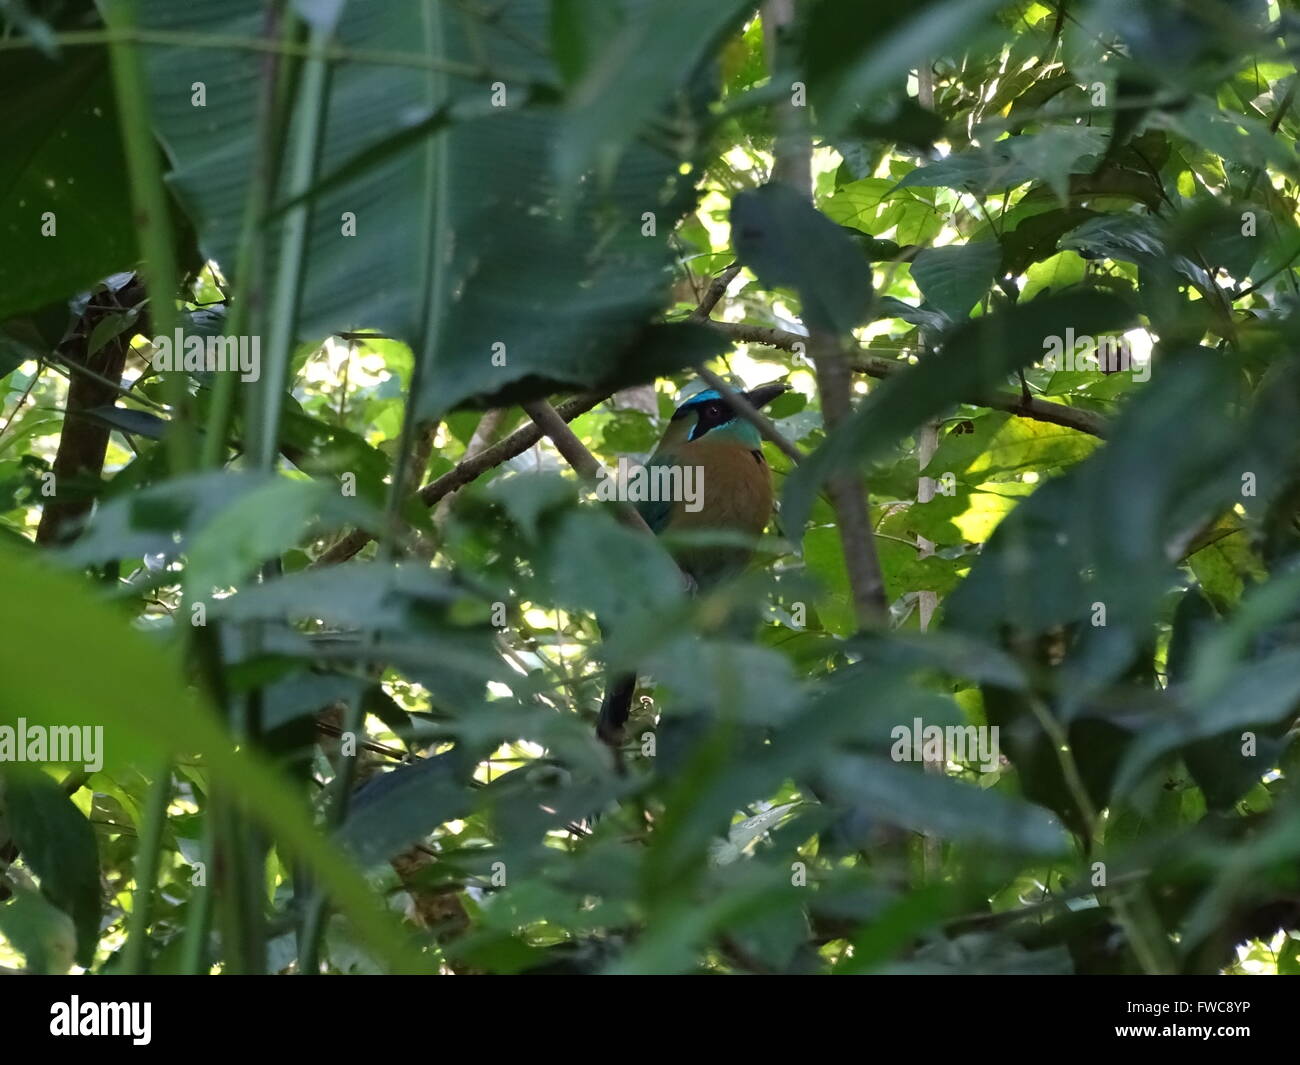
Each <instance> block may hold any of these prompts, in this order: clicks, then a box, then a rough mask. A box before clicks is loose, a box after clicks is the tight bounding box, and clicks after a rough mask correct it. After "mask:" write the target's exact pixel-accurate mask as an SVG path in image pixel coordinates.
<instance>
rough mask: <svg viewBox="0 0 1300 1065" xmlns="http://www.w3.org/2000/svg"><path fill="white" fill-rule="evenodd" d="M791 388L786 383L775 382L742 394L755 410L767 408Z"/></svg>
mask: <svg viewBox="0 0 1300 1065" xmlns="http://www.w3.org/2000/svg"><path fill="white" fill-rule="evenodd" d="M789 388H790V386H789V385H788V384H786V383H785V382H784V381H773V382H771V383H770V384H766V385H759V386H758V387H757V388H751V389H750V390H749V391H748V392H742V393H741V395H742V396H744V397H745V399H747V400H748V401H749V405H750V406H751V407H753V408H754V409H755V410H759V409H760V408H762V407H764V406H766V405H767V404H768V403H771V402H772V400H774V399H776V397H777V396H779V395H781V393H783V392H786V391H788V390H789Z"/></svg>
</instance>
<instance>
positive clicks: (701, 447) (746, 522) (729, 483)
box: [667, 436, 772, 585]
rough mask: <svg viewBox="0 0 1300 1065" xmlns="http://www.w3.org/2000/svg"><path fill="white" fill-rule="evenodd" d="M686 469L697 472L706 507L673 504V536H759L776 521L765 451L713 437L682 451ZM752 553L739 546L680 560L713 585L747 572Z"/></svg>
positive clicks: (687, 553) (686, 554) (695, 551)
mask: <svg viewBox="0 0 1300 1065" xmlns="http://www.w3.org/2000/svg"><path fill="white" fill-rule="evenodd" d="M675 458H676V459H677V461H678V463H679V464H680V465H682V466H694V467H697V469H698V470H699V473H697V474H696V478H697V481H696V483H697V485H698V492H699V502H700V507H699V509H698V510H696V511H691V510H687V509H686V504H685V502H684V501H681V500H679V501H678V502H676V503H675V504H674V505H673V512H672V517H671V518H670V519H669V522H668V526H667V528H668V529H669V530H671V531H673V532H677V531H683V532H685V531H690V530H705V529H726V530H733V531H735V532H739V533H746V534H748V535H750V536H753V537H758V536H759V535H760V534H761V533H762V532H763V530H764V529H765V528H767V523H768V520H769V519H770V518H771V516H772V472H771V470H769V469H768V466H767V460H766V459H764V458H763V453H762V452H761V451H751V450H749V449H748V448H746V447H743V446H739V445H737V444H735V443H732V442H730V441H715V440H711V439H710V438H709V437H708V436H705V437H702V438H700V439H699V440H695V441H692V442H691V443H688V444H684V445H682V446H681V447H680V448H677V449H676V455H675ZM751 554H752V552H751V551H749V550H746V549H743V548H735V547H726V548H724V547H717V548H688V549H685V550H684V551H682V552H681V554H680V556H679V558H678V561H679V563H680V564H681V565H682V567H683V568H684V569H686V570H688V571H689V572H691V573H692V575H693V576H694V577H695V578H696V580H697V581H699V582H700V583H701V584H705V585H707V584H708V583H711V581H712V580H713V579H715V578H722V577H725V576H727V575H729V574H730V573H732V572H734V571H736V570H738V569H740V568H743V566H744V565H745V563H746V562H747V561H748V560H749V556H750V555H751Z"/></svg>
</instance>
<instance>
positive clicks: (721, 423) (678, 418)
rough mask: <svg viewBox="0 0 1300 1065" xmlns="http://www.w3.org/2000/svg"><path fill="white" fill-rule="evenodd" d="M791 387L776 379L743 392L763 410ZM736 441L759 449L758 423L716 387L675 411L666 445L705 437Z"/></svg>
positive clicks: (760, 442)
mask: <svg viewBox="0 0 1300 1065" xmlns="http://www.w3.org/2000/svg"><path fill="white" fill-rule="evenodd" d="M787 388H789V385H787V384H786V383H785V382H784V381H773V382H771V383H769V384H766V385H759V386H758V387H757V388H751V389H750V390H749V391H748V392H741V393H739V394H740V395H741V396H742V397H743V398H744V399H745V400H746V401H748V403H749V405H750V406H751V407H754V408H757V409H761V408H762V407H764V406H765V405H766V404H768V403H771V402H772V400H774V399H776V397H777V396H779V395H781V393H782V392H784V391H786V389H787ZM706 435H708V436H712V437H713V438H714V439H723V438H725V439H727V440H729V441H730V440H733V439H734V441H735V443H737V444H738V445H743V446H744V447H747V448H757V447H759V446H760V445H761V444H762V438H761V437H760V436H759V433H758V430H757V429H756V428H755V427H754V425H753V424H752V423H751V422H749V421H747V420H746V419H745V418H743V417H742V416H741V415H740V414H739V412H738V411H737V410H736V409H735V408H734V407H733V406H732V405H731V402H730V400H728V399H727V397H726V396H723V395H722V394H721V393H719V392H717V391H716V390H714V389H712V388H706V389H704V390H703V391H701V392H696V393H695V394H694V395H693V396H691V397H690V398H689V399H687V400H686V401H685V402H683V403H682V405H681V406H679V407H678V408H677V410H676V411H674V412H673V417H672V422H671V423H670V424H669V426H668V432H667V433H665V434H664V441H663V443H664V445H668V444H683V443H689V442H691V441H694V440H700V439H702V438H703V437H704V436H706Z"/></svg>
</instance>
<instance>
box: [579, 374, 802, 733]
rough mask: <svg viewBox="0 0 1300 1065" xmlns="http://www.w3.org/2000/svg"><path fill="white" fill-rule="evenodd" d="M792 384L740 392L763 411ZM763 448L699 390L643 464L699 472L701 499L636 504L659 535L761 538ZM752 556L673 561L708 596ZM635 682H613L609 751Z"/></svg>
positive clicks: (719, 553) (765, 494) (766, 509)
mask: <svg viewBox="0 0 1300 1065" xmlns="http://www.w3.org/2000/svg"><path fill="white" fill-rule="evenodd" d="M787 387H788V386H787V385H786V384H785V382H783V381H774V382H771V383H769V384H766V385H760V386H759V387H757V388H754V389H751V390H750V391H748V392H742V393H740V395H741V396H743V397H744V398H745V399H746V400H747V401H748V402H749V404H750V406H752V407H755V408H760V407H763V406H764V405H766V404H768V403H770V402H771V401H772V400H774V399H775V398H776V397H777V396H779V395H780V394H781V393H782V392H784V391H785V390H786V388H787ZM762 445H763V441H762V438H761V437H760V436H759V432H758V429H757V428H756V427H755V426H754V424H753V423H752V422H750V421H747V420H746V419H745V418H743V417H742V416H741V415H740V413H739V412H738V411H737V410H736V409H735V408H734V407H733V406H732V405H731V403H730V401H729V400H728V399H727V397H725V396H723V395H722V394H721V393H719V392H717V391H716V390H714V389H711V388H706V389H704V390H703V391H700V392H696V393H695V394H694V395H692V396H691V397H690V398H689V399H687V400H686V401H685V402H683V403H682V404H681V406H679V407H678V408H677V410H676V411H675V412H674V413H673V416H672V420H671V421H670V422H669V423H668V428H667V430H666V431H665V432H664V435H663V438H662V439H661V440H660V441H659V445H658V447H656V448H655V451H654V453H653V454H652V455H651V456H650V460H649V462H647V463H646V466H647V469H648V470H650V471H653V470H655V469H656V468H659V467H664V466H679V467H682V468H683V469H687V468H690V467H694V468H695V473H694V476H695V480H696V484H698V485H699V486H700V490H701V495H700V498H699V499H697V500H695V501H694V505H688V504H687V503H686V501H684V500H681V499H675V500H674V499H660V500H647V501H643V502H638V503H636V504H635V506H636V509H637V510H638V511H639V512H640V514H641V517H642V518H644V519H645V522H646V524H647V525H648V526H650V529H651V531H653V532H654V533H655V535H656V536H658V535H660V534H662V533H665V532H674V533H676V532H704V531H709V532H718V531H721V532H735V533H740V534H742V536H743V537H744V538H745V539H748V540H750V541H753V540H756V539H757V538H758V536H759V535H760V534H761V533H762V532H763V530H764V529H765V528H766V527H767V523H768V519H769V518H770V517H771V516H772V471H771V470H770V469H769V468H768V465H767V459H766V458H764V456H763V446H762ZM752 554H753V547H752V545H747V544H744V543H739V544H716V545H714V544H708V545H706V544H700V545H690V546H683V547H680V548H678V549H677V550H675V551H674V554H673V558H674V560H675V561H676V563H677V566H678V568H679V569H681V571H682V573H683V574H684V576H685V577H686V579H687V583H688V585H689V586H690V587H691V588H692V589H693V590H695V591H708V590H710V589H712V588H715V587H717V586H718V585H719V584H720V583H722V582H724V581H726V580H728V579H729V578H731V577H734V576H736V575H737V574H739V573H740V571H741V570H743V569H744V568H745V566H746V565H747V564H748V563H749V560H750V557H751V556H752ZM636 683H637V679H636V674H635V673H623V674H618V675H616V676H614V677H613V678H611V680H610V682H609V686H608V687H607V688H606V691H605V698H604V700H603V701H602V703H601V706H600V717H599V719H598V721H597V724H596V732H597V735H598V736H599V737H600V738H601V739H602V740H603V741H604V742H605V743H607V744H609V745H610V746H613V747H617V746H618V745H620V744H621V743H622V742H623V726H624V725H625V724H626V722H627V718H628V714H629V712H630V710H631V706H632V696H633V694H634V693H635V691H636Z"/></svg>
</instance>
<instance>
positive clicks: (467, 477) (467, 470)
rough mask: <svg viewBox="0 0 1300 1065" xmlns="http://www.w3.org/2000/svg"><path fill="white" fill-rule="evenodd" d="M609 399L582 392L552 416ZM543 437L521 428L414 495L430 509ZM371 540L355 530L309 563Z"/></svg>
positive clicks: (347, 554)
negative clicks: (443, 498)
mask: <svg viewBox="0 0 1300 1065" xmlns="http://www.w3.org/2000/svg"><path fill="white" fill-rule="evenodd" d="M608 398H609V396H608V395H606V394H605V393H603V392H583V393H581V394H580V395H576V396H574V397H573V398H571V399H568V400H565V401H564V402H563V403H561V404H560V405H559V407H557V408H556V409H555V413H556V414H557V416H558V417H560V418H561V419H563V420H564V421H565V422H571V421H573V419H574V418H576V417H578V415H580V414H586V413H587V411H589V410H591V408H592V407H594V406H596V405H597V404H598V403H603V402H604V401H605V400H606V399H608ZM542 435H543V434H542V430H541V429H540V428H538V426H537V425H536V424H532V423H530V424H528V425H524V426H521V427H520V428H518V429H516V430H515V431H514V432H513V433H511V434H510V435H509V436H507V437H506V438H505V439H504V440H499V441H498V442H497V443H495V444H493V445H492V446H491V447H489V448H485V449H484V450H482V451H480V452H479V453H478V454H477V455H473V456H471V457H469V458H467V459H465V460H463V461H462V462H460V463H458V464H457V465H456V467H455V468H454V469H451V470H448V471H447V472H446V473H444V474H443V475H442V476H441V477H439V478H438V479H437V480H436V481H431V482H430V483H429V484H426V485H425V486H424V487H423V488H421V489H420V491H419V492H418V493H417V494H418V495H419V497H420V501H421V502H422V503H424V505H425V506H426V507H432V506H433V505H434V504H436V503H437V502H438V500H440V499H442V497H443V496H446V495H449V494H451V493H452V492H455V491H456V490H457V489H459V488H464V487H465V485H467V484H469V483H470V482H471V481H473V480H475V479H476V478H477V477H478V476H479V475H480V474H482V473H486V472H487V471H488V470H490V469H493V468H494V467H496V466H500V465H501V464H502V463H503V462H508V461H509V460H510V459H512V458H514V457H515V456H516V455H522V454H523V453H524V452H525V451H527V450H528V449H529V448H530V447H532V446H533V445H534V444H536V443H537V442H538V441H539V440H541V439H542ZM373 539H374V537H373V536H371V535H370V533H368V532H366V531H364V530H363V529H357V530H355V531H354V532H352V533H349V534H348V535H347V536H346V537H344V538H343V539H342V540H340V541H339V542H338V543H337V544H335V545H334V546H333V547H331V548H330V549H329V550H328V551H326V552H325V553H324V554H323V555H321V556H320V558H318V559H317V560H316V561H315V562H313V563H312V568H313V569H314V568H316V567H317V566H332V565H336V564H337V563H339V562H346V561H347V560H348V559H350V558H352V557H353V556H354V555H356V554H357V553H358V552H359V551H361V549H362V548H363V547H365V546H366V545H367V544H368V543H370V541H371V540H373Z"/></svg>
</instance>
